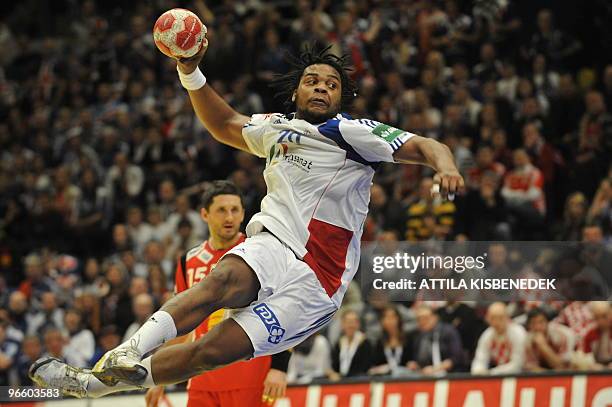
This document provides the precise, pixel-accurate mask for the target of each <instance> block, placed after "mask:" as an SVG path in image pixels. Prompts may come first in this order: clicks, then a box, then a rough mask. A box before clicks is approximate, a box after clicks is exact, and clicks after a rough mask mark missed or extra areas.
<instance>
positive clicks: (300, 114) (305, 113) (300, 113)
mask: <svg viewBox="0 0 612 407" xmlns="http://www.w3.org/2000/svg"><path fill="white" fill-rule="evenodd" d="M296 109H297V110H296V114H297V118H298V119H302V120H306V121H307V122H308V123H312V124H318V123H325V122H326V121H328V120H329V119H332V118H334V117H336V115H337V114H338V113H340V107H339V106H331V107H330V108H329V109H327V111H326V112H313V111H311V110H309V109H308V108H306V109H300V108H296Z"/></svg>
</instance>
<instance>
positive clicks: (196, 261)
mask: <svg viewBox="0 0 612 407" xmlns="http://www.w3.org/2000/svg"><path fill="white" fill-rule="evenodd" d="M243 241H244V235H242V234H241V235H240V239H239V240H238V242H237V243H236V244H238V243H241V242H243ZM228 250H229V248H228V249H225V250H215V249H213V248H212V247H211V246H210V244H209V243H208V241H205V242H204V243H202V244H201V245H200V246H196V247H194V248H193V249H191V250H189V251H188V252H187V253H186V254H185V255H184V256H183V257H181V261H179V263H178V265H177V267H176V282H175V283H176V285H175V291H176V292H177V293H180V292H182V291H184V290H186V289H188V288H190V287H192V286H193V285H194V284H197V283H198V282H199V281H200V280H202V279H204V278H206V276H208V275H209V274H210V273H211V272H212V271H213V269H214V267H215V265H216V264H217V262H218V261H219V259H221V257H222V256H223V255H224V254H225V253H226V252H227V251H228ZM228 316H229V312H228V310H225V309H220V310H218V311H216V312H214V313H212V314H211V315H210V316H209V317H208V318H207V319H205V320H204V321H203V322H202V324H200V325H199V326H198V327H197V328H196V329H195V331H194V333H192V335H191V337H192V338H193V340H197V339H199V338H201V337H202V336H203V335H205V334H206V333H207V332H208V331H210V330H211V329H212V328H213V327H214V326H215V325H217V324H218V323H219V322H221V321H223V320H224V319H225V318H227V317H228ZM270 363H271V358H270V356H264V357H259V358H255V359H252V360H249V361H245V362H237V363H233V364H231V365H229V366H226V367H223V368H220V369H216V370H213V371H210V372H205V373H203V374H201V375H200V376H196V377H193V378H191V379H190V380H189V384H188V386H187V388H188V389H189V390H194V391H227V390H235V389H245V388H262V389H263V381H264V379H265V377H266V374H267V373H268V371H269V370H270Z"/></svg>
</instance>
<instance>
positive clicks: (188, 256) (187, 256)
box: [185, 243, 204, 260]
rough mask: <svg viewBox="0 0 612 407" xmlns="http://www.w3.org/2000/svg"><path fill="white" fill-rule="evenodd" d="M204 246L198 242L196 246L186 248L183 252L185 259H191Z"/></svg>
mask: <svg viewBox="0 0 612 407" xmlns="http://www.w3.org/2000/svg"><path fill="white" fill-rule="evenodd" d="M203 248H204V245H203V244H201V243H200V244H198V245H197V246H193V247H192V248H191V249H189V250H187V251H186V252H185V260H189V259H192V258H193V257H195V256H197V255H198V253H200V251H201V250H202V249H203Z"/></svg>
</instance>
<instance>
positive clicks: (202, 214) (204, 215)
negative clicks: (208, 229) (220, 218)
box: [200, 208, 208, 223]
mask: <svg viewBox="0 0 612 407" xmlns="http://www.w3.org/2000/svg"><path fill="white" fill-rule="evenodd" d="M200 217H201V218H202V220H203V221H204V222H206V223H208V211H207V210H206V208H202V209H200Z"/></svg>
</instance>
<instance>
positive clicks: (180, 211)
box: [166, 195, 206, 247]
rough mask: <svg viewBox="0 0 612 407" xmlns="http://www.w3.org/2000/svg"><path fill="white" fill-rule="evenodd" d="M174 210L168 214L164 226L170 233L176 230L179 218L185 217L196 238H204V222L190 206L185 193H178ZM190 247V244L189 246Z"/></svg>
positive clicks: (172, 233)
mask: <svg viewBox="0 0 612 407" xmlns="http://www.w3.org/2000/svg"><path fill="white" fill-rule="evenodd" d="M174 207H175V209H176V210H175V211H174V212H173V213H172V214H170V216H168V219H167V220H166V226H167V228H168V232H169V233H170V234H171V235H175V234H176V233H177V232H178V224H179V223H180V221H181V220H183V219H187V220H188V221H189V223H190V224H191V228H192V230H193V232H194V234H195V238H196V239H198V240H202V239H204V236H205V235H206V231H205V223H204V222H202V219H201V218H200V214H199V213H198V212H197V211H195V210H193V209H192V208H191V203H190V202H189V197H188V196H187V195H178V196H177V197H176V200H175V203H174ZM190 247H192V246H190Z"/></svg>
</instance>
